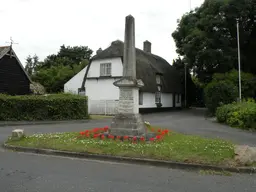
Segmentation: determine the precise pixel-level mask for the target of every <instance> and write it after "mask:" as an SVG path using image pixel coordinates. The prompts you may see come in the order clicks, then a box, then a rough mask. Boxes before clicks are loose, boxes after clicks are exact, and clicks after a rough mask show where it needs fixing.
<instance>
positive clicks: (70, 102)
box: [0, 94, 88, 121]
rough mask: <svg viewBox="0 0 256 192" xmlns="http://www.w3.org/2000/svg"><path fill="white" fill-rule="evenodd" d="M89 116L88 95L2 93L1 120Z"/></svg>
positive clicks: (62, 118)
mask: <svg viewBox="0 0 256 192" xmlns="http://www.w3.org/2000/svg"><path fill="white" fill-rule="evenodd" d="M86 118H88V107H87V97H83V96H79V95H71V94H53V95H48V96H43V95H40V96H39V95H26V96H8V95H0V120H1V121H9V120H19V121H23V120H24V121H32V120H71V119H86Z"/></svg>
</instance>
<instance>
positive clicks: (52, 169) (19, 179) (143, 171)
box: [0, 109, 256, 192]
mask: <svg viewBox="0 0 256 192" xmlns="http://www.w3.org/2000/svg"><path fill="white" fill-rule="evenodd" d="M144 118H145V120H146V121H149V122H151V124H153V125H158V126H162V127H165V128H170V129H172V130H175V131H180V132H183V133H188V134H198V135H203V136H207V137H221V138H225V139H231V140H233V141H235V142H238V143H243V144H250V145H255V144H256V135H255V134H254V133H249V132H244V131H240V130H237V129H232V128H229V127H227V126H224V125H219V124H216V123H213V122H211V121H208V120H206V119H205V118H204V116H203V111H202V110H194V109H193V110H189V111H179V112H177V111H176V112H174V111H173V112H165V113H158V114H147V115H144ZM110 122H111V119H105V120H93V121H89V122H88V123H66V124H55V125H31V126H28V125H27V126H11V127H0V143H3V142H4V140H5V139H6V138H7V137H8V136H9V135H10V132H11V130H12V129H14V128H24V129H25V131H26V132H27V133H28V134H32V133H47V132H63V131H81V130H84V129H88V128H92V127H102V126H105V125H109V124H110ZM255 188H256V175H255V174H254V175H247V174H233V175H232V176H231V177H227V176H209V175H206V176H205V175H201V174H199V173H198V172H188V171H181V170H174V169H166V168H158V167H150V166H142V165H130V164H118V163H111V162H102V161H91V160H90V161H89V160H81V159H71V158H64V157H54V156H42V155H36V154H27V153H17V152H11V151H6V150H4V149H2V148H0V191H1V192H25V191H28V192H44V191H51V192H55V191H56V192H66V191H67V192H68V191H76V192H80V191H81V192H84V191H86V192H103V191H104V192H107V191H111V192H115V191H116V192H119V191H124V192H129V191H139V192H149V191H152V192H155V191H157V192H165V191H166V192H171V191H175V192H185V191H189V192H198V191H204V192H208V191H209V192H210V191H214V192H229V191H232V192H243V191H248V192H254V191H255Z"/></svg>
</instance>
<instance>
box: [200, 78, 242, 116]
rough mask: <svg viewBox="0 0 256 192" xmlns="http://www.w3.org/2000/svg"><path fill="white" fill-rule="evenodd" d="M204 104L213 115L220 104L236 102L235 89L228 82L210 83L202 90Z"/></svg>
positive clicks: (236, 91) (236, 94)
mask: <svg viewBox="0 0 256 192" xmlns="http://www.w3.org/2000/svg"><path fill="white" fill-rule="evenodd" d="M204 94H205V95H204V96H205V104H206V107H207V108H208V109H209V111H210V112H211V113H213V114H214V113H215V111H216V109H217V107H219V106H220V105H221V104H228V103H232V102H234V101H236V99H237V96H238V89H237V87H236V86H235V85H234V84H233V83H231V82H229V81H212V82H211V83H209V84H208V85H207V86H206V87H205V89H204Z"/></svg>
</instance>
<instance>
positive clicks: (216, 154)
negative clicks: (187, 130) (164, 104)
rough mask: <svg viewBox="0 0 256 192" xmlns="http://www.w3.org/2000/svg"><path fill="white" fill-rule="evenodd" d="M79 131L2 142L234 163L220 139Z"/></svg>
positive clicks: (231, 152)
mask: <svg viewBox="0 0 256 192" xmlns="http://www.w3.org/2000/svg"><path fill="white" fill-rule="evenodd" d="M78 137H79V133H77V132H76V133H74V132H70V133H54V134H36V135H31V136H26V137H25V138H23V139H21V140H19V141H15V140H11V139H9V140H8V141H7V142H6V143H7V144H10V145H14V146H24V147H33V148H44V149H58V150H63V151H73V152H90V153H94V154H108V155H117V156H126V157H145V158H152V159H160V160H171V161H179V162H187V163H201V164H213V165H234V160H233V159H234V156H235V154H234V145H233V144H232V143H230V142H227V141H224V140H220V139H207V138H202V137H199V136H192V135H183V134H179V133H174V132H169V133H168V134H166V135H165V136H164V138H163V140H161V141H154V142H153V141H151V142H149V143H148V142H138V143H132V142H131V141H125V142H121V141H114V140H111V139H104V140H100V139H99V138H97V139H93V138H78Z"/></svg>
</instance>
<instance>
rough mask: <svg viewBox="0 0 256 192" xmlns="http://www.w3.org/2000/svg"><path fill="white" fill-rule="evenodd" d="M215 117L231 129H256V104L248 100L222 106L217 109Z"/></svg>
mask: <svg viewBox="0 0 256 192" xmlns="http://www.w3.org/2000/svg"><path fill="white" fill-rule="evenodd" d="M216 117H217V120H218V121H219V122H221V123H227V124H228V125H230V126H232V127H239V128H242V129H256V103H255V102H254V101H252V100H249V101H243V102H241V103H240V102H238V103H232V104H228V105H223V106H221V107H219V108H218V109H217V111H216Z"/></svg>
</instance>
